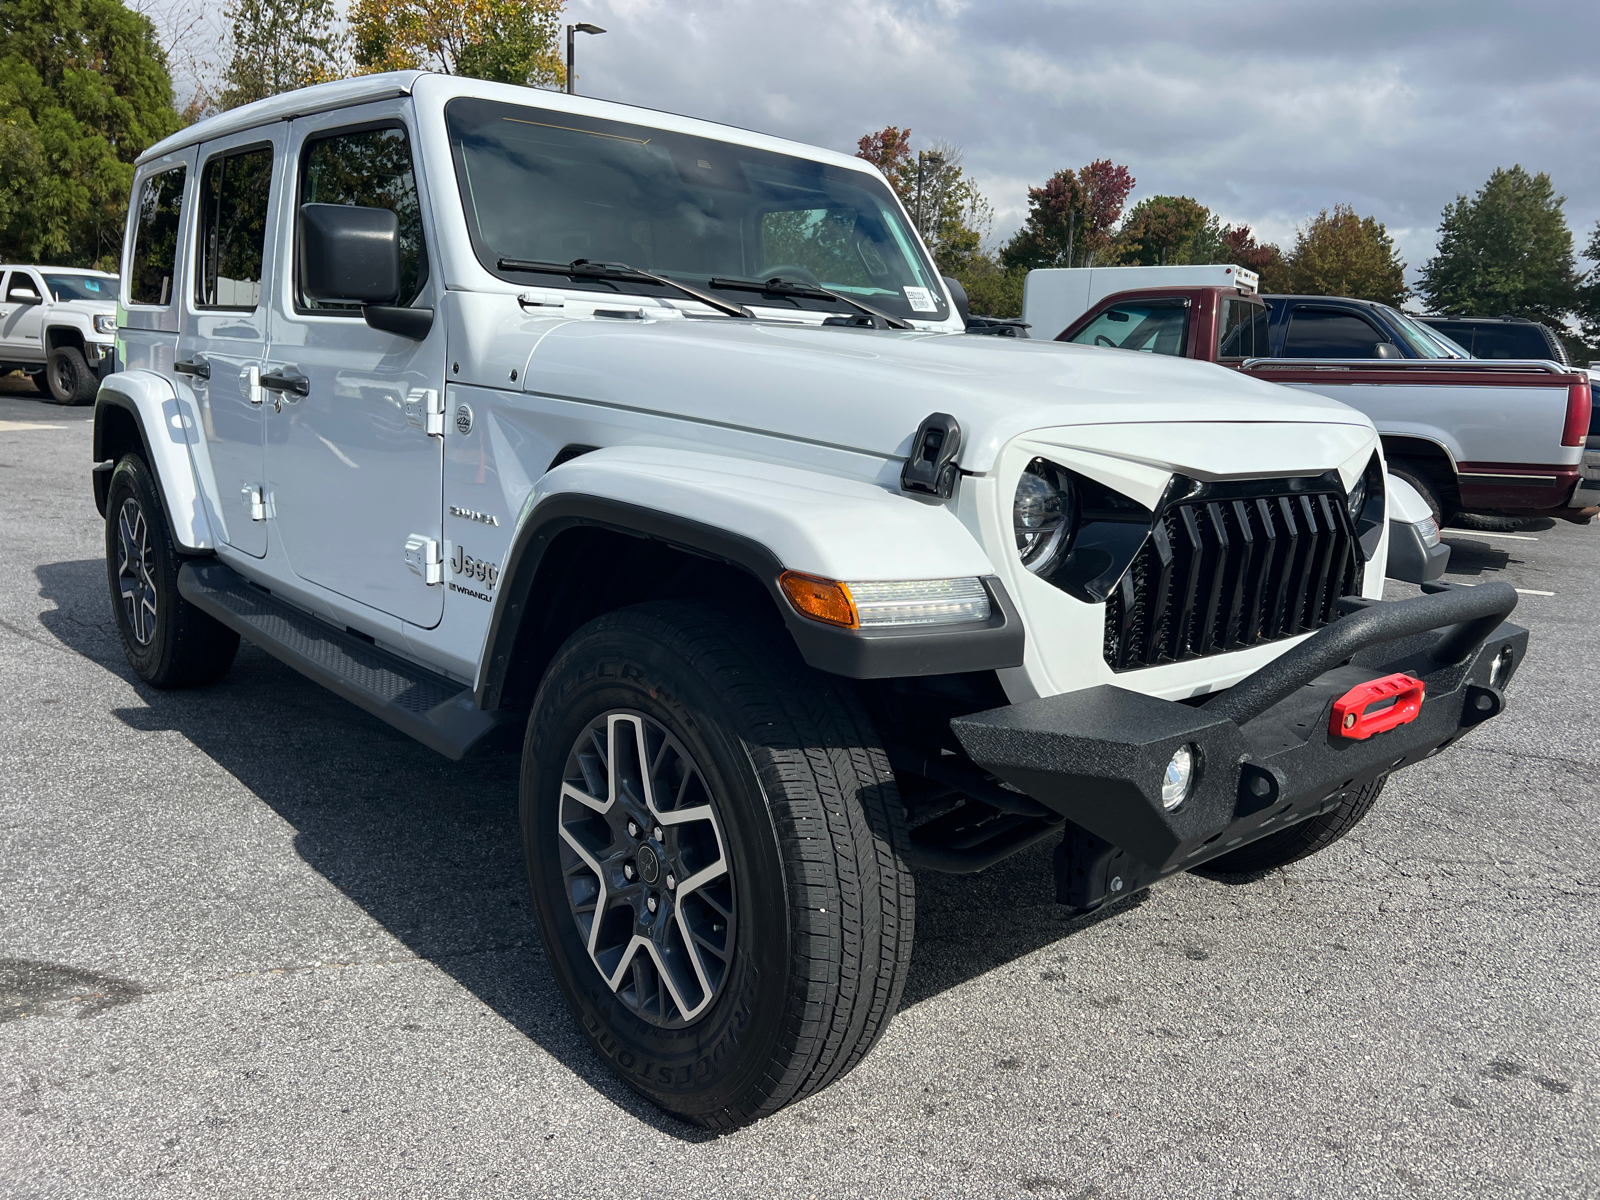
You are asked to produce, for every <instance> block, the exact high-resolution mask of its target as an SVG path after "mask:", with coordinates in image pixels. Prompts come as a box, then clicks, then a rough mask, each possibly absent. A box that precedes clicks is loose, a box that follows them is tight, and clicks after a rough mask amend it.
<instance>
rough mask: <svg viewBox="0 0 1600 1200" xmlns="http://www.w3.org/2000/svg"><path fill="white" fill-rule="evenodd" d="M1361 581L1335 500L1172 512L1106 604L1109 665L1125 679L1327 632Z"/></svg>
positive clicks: (1179, 507)
mask: <svg viewBox="0 0 1600 1200" xmlns="http://www.w3.org/2000/svg"><path fill="white" fill-rule="evenodd" d="M1360 577H1361V568H1360V563H1359V560H1358V558H1357V554H1356V539H1355V536H1354V534H1353V533H1352V531H1351V528H1350V523H1349V521H1348V520H1346V519H1345V513H1344V507H1343V498H1342V497H1341V496H1339V495H1338V494H1337V493H1328V492H1322V493H1312V494H1305V493H1300V494H1295V495H1273V496H1253V497H1248V498H1242V499H1217V500H1204V499H1202V500H1196V501H1193V502H1190V503H1183V504H1176V505H1173V506H1171V507H1169V508H1168V509H1167V510H1166V512H1165V513H1163V515H1162V517H1161V519H1160V520H1158V521H1157V522H1156V524H1155V526H1154V527H1153V528H1152V529H1151V531H1150V536H1149V537H1148V538H1146V539H1145V543H1144V545H1143V546H1142V547H1140V549H1139V552H1138V554H1137V555H1135V556H1134V559H1133V562H1132V564H1130V566H1129V567H1128V569H1127V571H1126V572H1124V573H1123V576H1122V579H1121V580H1120V581H1119V582H1118V584H1117V586H1116V587H1115V588H1114V589H1113V590H1112V593H1111V595H1110V596H1109V597H1107V599H1106V642H1105V656H1106V662H1108V663H1109V664H1110V665H1111V668H1112V669H1113V670H1116V671H1128V670H1133V669H1135V668H1137V667H1151V666H1155V665H1157V664H1159V663H1169V662H1182V661H1184V660H1185V659H1190V658H1201V657H1204V656H1205V655H1208V654H1220V653H1222V652H1223V651H1226V650H1237V649H1239V648H1240V647H1242V646H1254V645H1256V644H1257V643H1259V642H1271V641H1276V640H1277V639H1278V638H1285V637H1292V636H1294V635H1295V634H1299V633H1309V632H1311V631H1312V630H1314V629H1321V628H1322V627H1323V626H1324V625H1326V624H1328V623H1329V622H1330V621H1332V620H1333V618H1334V615H1335V612H1334V604H1335V602H1336V601H1337V600H1338V599H1339V597H1341V596H1347V595H1352V594H1354V593H1355V592H1356V590H1357V588H1358V587H1359V586H1360Z"/></svg>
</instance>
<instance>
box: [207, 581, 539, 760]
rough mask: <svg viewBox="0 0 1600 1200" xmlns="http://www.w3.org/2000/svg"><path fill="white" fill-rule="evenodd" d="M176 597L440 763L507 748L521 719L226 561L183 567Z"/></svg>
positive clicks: (515, 713)
mask: <svg viewBox="0 0 1600 1200" xmlns="http://www.w3.org/2000/svg"><path fill="white" fill-rule="evenodd" d="M178 591H179V592H181V593H182V594H183V598H184V599H185V600H187V601H189V603H190V604H193V605H194V606H195V607H196V608H198V609H200V610H201V611H203V612H206V613H208V614H210V615H211V616H213V617H215V618H216V619H217V620H219V621H221V622H222V623H223V624H224V625H226V626H228V627H229V628H230V629H234V630H237V631H238V633H239V636H240V637H242V638H244V639H245V640H246V641H248V642H253V643H254V644H255V645H257V646H260V647H261V648H262V649H263V650H265V651H266V652H267V653H268V654H270V655H272V656H273V657H274V658H276V659H278V660H280V661H281V662H283V663H285V664H287V665H288V666H291V667H293V668H294V669H295V670H296V671H299V672H300V673H301V674H302V675H305V676H306V677H307V678H309V679H313V680H315V681H316V682H317V683H320V684H321V685H322V686H323V687H325V688H327V689H328V690H329V691H332V692H336V693H337V694H339V695H340V696H343V697H344V698H345V699H346V700H348V701H350V703H352V704H354V705H356V706H358V707H360V708H364V709H366V710H367V711H368V712H369V713H371V714H372V715H373V716H375V717H379V718H381V719H383V720H385V721H387V722H388V723H389V724H391V725H393V726H394V727H395V728H396V729H398V730H400V731H401V732H402V733H405V734H408V735H410V736H411V737H414V738H416V739H417V741H419V742H421V743H422V744H423V745H424V746H427V747H428V748H429V749H430V750H437V751H438V752H439V753H440V754H443V755H444V756H445V757H446V758H449V759H452V760H455V761H457V762H459V761H460V760H461V759H462V758H464V757H466V756H467V754H469V753H471V752H473V751H475V750H479V751H481V750H488V749H494V748H499V747H501V746H503V745H505V744H507V743H510V742H513V741H514V739H515V737H516V734H517V733H518V731H519V730H520V729H521V726H522V723H523V721H524V720H525V719H526V714H525V713H521V712H517V711H515V710H507V709H500V710H496V711H494V712H484V711H483V710H482V709H480V708H478V707H477V706H476V705H474V704H473V701H472V689H471V688H470V687H469V688H463V687H462V686H461V685H460V684H459V683H456V682H454V681H453V680H450V679H446V678H445V677H444V676H442V675H436V674H435V673H433V672H432V671H429V670H427V669H426V668H425V667H419V666H418V665H416V664H415V663H411V662H407V661H406V660H405V659H403V658H400V657H399V656H398V655H394V654H390V653H389V652H388V651H386V650H382V649H379V648H378V647H377V646H374V645H372V644H371V643H370V642H367V641H364V640H363V639H361V638H359V637H356V636H354V635H353V634H349V633H346V632H344V631H343V630H341V629H335V628H333V627H332V626H331V625H328V624H327V623H326V622H323V621H319V620H318V619H317V618H316V617H313V616H311V615H310V614H309V613H306V612H302V611H301V610H300V609H298V608H295V607H294V606H293V605H290V604H285V603H284V602H283V601H282V600H279V599H277V598H276V597H275V596H273V595H272V594H271V593H269V592H267V591H265V590H264V589H262V588H258V587H255V586H254V585H252V584H250V583H247V582H246V581H245V579H244V577H243V576H241V575H240V574H239V573H238V572H236V571H234V570H233V568H232V567H229V566H228V565H227V564H225V563H220V562H217V561H215V560H210V561H205V560H190V561H189V562H186V563H184V564H183V566H182V568H180V569H179V571H178Z"/></svg>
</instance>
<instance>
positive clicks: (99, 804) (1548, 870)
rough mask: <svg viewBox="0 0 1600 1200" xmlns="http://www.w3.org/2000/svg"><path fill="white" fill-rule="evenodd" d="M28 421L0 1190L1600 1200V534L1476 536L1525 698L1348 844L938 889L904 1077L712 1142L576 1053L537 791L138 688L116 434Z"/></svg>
mask: <svg viewBox="0 0 1600 1200" xmlns="http://www.w3.org/2000/svg"><path fill="white" fill-rule="evenodd" d="M0 393H3V394H0V1195H3V1196H6V1197H13V1198H17V1200H21V1198H24V1197H30V1198H31V1197H51V1198H60V1197H79V1196H83V1197H88V1196H94V1197H108V1196H117V1197H120V1196H141V1197H142V1196H151V1197H189V1196H195V1197H208V1198H209V1197H257V1196H259V1197H284V1196H295V1195H307V1196H315V1197H319V1198H324V1197H346V1196H352V1197H353V1196H362V1197H366V1196H405V1197H411V1196H415V1197H427V1198H430V1200H433V1198H444V1197H487V1196H494V1197H523V1196H527V1197H536V1196H558V1197H608V1198H616V1200H623V1198H627V1197H674V1198H679V1197H724V1196H728V1197H732V1196H739V1197H744V1196H750V1197H756V1196H759V1197H822V1198H830V1200H831V1198H834V1197H856V1196H861V1197H896V1198H899V1197H907V1198H909V1197H1076V1198H1079V1200H1087V1198H1090V1197H1093V1198H1098V1200H1113V1198H1116V1200H1120V1198H1124V1197H1127V1198H1134V1197H1140V1198H1144V1197H1148V1198H1162V1200H1164V1198H1167V1197H1178V1196H1182V1197H1196V1198H1209V1197H1341V1198H1343V1197H1367V1196H1396V1197H1401V1196H1403V1197H1451V1198H1455V1197H1463V1196H1485V1197H1495V1198H1496V1200H1508V1198H1511V1197H1531V1196H1538V1197H1592V1196H1595V1195H1597V1194H1600V1049H1597V1048H1600V1020H1597V1011H1596V1010H1597V1007H1600V904H1597V898H1600V869H1597V863H1600V832H1597V830H1596V823H1597V821H1600V787H1597V785H1596V779H1597V777H1600V736H1597V734H1596V723H1595V713H1596V711H1597V709H1600V704H1597V697H1600V672H1597V670H1596V664H1597V663H1600V632H1597V628H1596V619H1595V618H1596V614H1597V612H1600V602H1597V588H1600V584H1597V580H1600V571H1597V567H1600V527H1589V528H1579V527H1574V526H1570V525H1565V524H1562V525H1556V526H1553V527H1551V528H1546V529H1534V530H1529V531H1527V532H1525V533H1523V534H1522V535H1520V536H1519V537H1516V538H1507V537H1487V536H1481V535H1475V534H1474V535H1467V536H1459V537H1458V536H1456V535H1451V538H1450V540H1451V542H1452V544H1453V546H1454V557H1453V566H1454V568H1455V574H1454V575H1453V577H1454V578H1458V579H1462V580H1465V581H1468V582H1471V581H1475V580H1480V579H1490V578H1498V579H1507V580H1509V581H1510V582H1512V583H1513V584H1515V585H1516V586H1517V587H1519V588H1522V589H1524V590H1525V594H1524V595H1523V597H1522V601H1521V604H1520V606H1519V608H1518V610H1517V618H1516V619H1517V620H1519V621H1521V622H1523V623H1525V624H1526V625H1528V626H1529V627H1530V628H1531V629H1532V631H1533V642H1532V651H1531V655H1530V658H1529V661H1528V663H1527V664H1526V666H1525V667H1524V668H1523V669H1522V671H1521V674H1520V675H1519V676H1518V678H1517V681H1516V683H1515V684H1514V685H1513V688H1512V695H1511V700H1512V704H1511V706H1510V708H1509V709H1508V712H1507V713H1506V715H1505V716H1503V717H1502V718H1500V719H1498V720H1496V721H1494V722H1491V723H1490V724H1489V725H1487V726H1486V727H1484V728H1482V729H1480V730H1478V731H1476V732H1474V733H1473V734H1472V735H1470V736H1469V737H1468V738H1467V739H1466V740H1465V741H1464V742H1462V743H1461V744H1460V745H1459V746H1457V747H1455V748H1453V749H1452V750H1450V751H1449V752H1448V753H1446V754H1444V755H1441V756H1440V757H1438V758H1436V759H1433V760H1430V761H1428V762H1425V763H1423V764H1421V765H1419V766H1417V767H1415V768H1413V769H1411V770H1409V771H1406V772H1405V773H1403V774H1402V775H1400V776H1398V777H1397V778H1396V779H1395V780H1393V781H1392V782H1391V783H1390V785H1389V787H1388V789H1387V790H1386V792H1385V793H1384V795H1383V797H1382V798H1381V800H1380V801H1379V804H1378V806H1377V808H1376V809H1375V810H1374V811H1373V813H1372V815H1371V816H1370V817H1369V818H1368V819H1367V820H1366V821H1365V822H1364V823H1363V824H1362V825H1361V826H1360V827H1359V828H1358V829H1357V830H1356V831H1355V832H1354V833H1353V834H1352V835H1351V836H1349V837H1348V838H1346V839H1345V840H1344V841H1343V842H1341V843H1340V844H1338V845H1337V846H1336V847H1334V848H1333V849H1331V850H1329V851H1328V852H1325V853H1324V854H1322V855H1320V856H1318V857H1315V858H1312V859H1310V860H1307V861H1304V862H1301V863H1297V864H1295V865H1293V866H1291V867H1289V868H1287V869H1285V870H1280V871H1276V872H1273V873H1271V874H1269V875H1267V876H1266V877H1265V878H1263V879H1260V880H1258V881H1256V882H1252V883H1247V884H1232V885H1230V884H1225V883H1222V882H1218V881H1216V880H1213V879H1207V878H1201V877H1197V876H1187V875H1184V876H1178V877H1176V878H1173V879H1170V880H1168V881H1166V882H1165V883H1163V884H1162V885H1160V886H1158V887H1157V888H1155V889H1153V890H1152V891H1150V892H1148V893H1146V894H1144V895H1142V896H1139V897H1135V898H1133V899H1132V900H1130V901H1126V902H1123V903H1122V904H1121V905H1120V906H1118V907H1117V908H1115V909H1113V910H1111V911H1109V912H1105V913H1103V914H1100V915H1098V916H1097V917H1096V918H1093V919H1089V920H1068V919H1066V918H1065V917H1064V916H1063V915H1062V913H1061V910H1060V909H1058V907H1057V906H1056V905H1055V903H1054V901H1053V893H1052V887H1051V882H1050V877H1049V854H1050V851H1049V848H1048V847H1041V848H1039V849H1037V850H1036V851H1035V852H1031V853H1029V854H1026V855H1024V856H1021V857H1019V858H1016V859H1013V860H1010V861H1008V862H1006V863H1003V864H1001V865H999V866H997V867H994V868H992V869H990V870H989V871H987V872H984V873H983V874H981V875H978V876H975V877H964V878H952V877H942V876H938V875H923V876H919V878H918V881H917V883H918V888H919V895H918V942H917V949H916V953H915V958H914V960H913V964H912V969H911V979H910V984H909V986H908V987H907V989H906V995H905V1001H904V1004H903V1006H902V1008H901V1010H900V1012H899V1014H898V1016H896V1018H895V1019H894V1022H893V1023H892V1025H891V1026H890V1028H889V1031H888V1033H887V1034H886V1036H885V1037H884V1039H883V1041H882V1042H881V1043H880V1045H879V1047H878V1048H877V1050H876V1051H875V1052H874V1053H873V1054H872V1055H871V1056H870V1057H869V1058H868V1059H867V1060H866V1061H865V1062H864V1063H863V1064H862V1065H861V1066H860V1067H859V1068H858V1069H857V1070H856V1071H855V1072H854V1073H853V1074H851V1075H849V1076H848V1077H846V1078H845V1079H843V1080H842V1081H840V1082H839V1083H837V1084H836V1085H834V1086H833V1087H831V1088H829V1089H828V1090H826V1091H825V1092H823V1093H822V1094H820V1095H818V1096H816V1097H813V1098H812V1099H810V1100H808V1101H806V1102H804V1103H801V1104H799V1105H796V1106H794V1107H792V1108H790V1109H787V1110H785V1111H784V1112H782V1113H780V1114H778V1115H777V1116H775V1117H772V1118H770V1119H768V1120H766V1121H764V1122H762V1123H760V1124H759V1125H757V1126H755V1127H753V1128H749V1129H745V1130H742V1131H739V1132H737V1133H734V1134H730V1135H725V1136H710V1135H707V1134H705V1133H703V1132H701V1131H698V1130H695V1129H692V1128H690V1127H688V1126H685V1125H682V1124H680V1123H678V1122H677V1121H675V1120H673V1119H671V1118H669V1117H666V1116H664V1115H663V1114H661V1113H660V1112H659V1111H657V1110H655V1109H653V1108H652V1107H650V1106H649V1105H648V1104H646V1103H644V1102H642V1101H641V1100H639V1099H637V1098H636V1097H635V1096H634V1095H633V1094H632V1093H630V1092H628V1091H627V1090H626V1089H624V1088H623V1087H622V1086H621V1085H619V1084H617V1083H616V1082H614V1081H613V1080H612V1078H611V1077H610V1075H609V1074H608V1073H607V1072H606V1071H605V1069H604V1068H603V1067H602V1066H601V1064H600V1062H599V1061H598V1059H597V1058H596V1057H595V1056H594V1055H593V1054H591V1053H590V1052H589V1050H588V1049H587V1048H586V1047H585V1045H584V1044H583V1042H582V1041H581V1040H580V1039H579V1037H578V1035H577V1033H576V1031H575V1029H574V1026H573V1024H572V1022H571V1020H570V1018H569V1017H568V1015H567V1013H566V1010H565V1008H564V1006H563V1004H562V1002H561V999H560V997H559V995H558V994H557V992H556V989H555V987H554V985H553V983H552V982H551V980H550V977H549V973H548V970H547V967H546V963H545V959H544V955H543V951H542V950H541V949H540V946H539V941H538V936H537V934H536V932H535V930H534V927H533V924H532V921H531V918H530V914H529V911H528V903H527V898H526V893H525V888H524V883H523V875H522V864H521V853H520V849H519V846H518V840H517V831H516V822H515V814H514V805H515V794H516V777H515V763H514V760H512V759H510V758H506V759H502V760H493V761H490V762H488V763H487V764H471V765H457V764H452V763H449V762H447V761H446V760H444V759H443V758H441V757H439V756H437V755H435V754H433V753H431V752H430V751H428V750H426V749H424V748H423V747H421V746H420V745H417V744H415V743H412V742H410V741H409V740H407V739H406V738H404V737H403V736H402V735H400V734H398V733H396V732H394V731H392V730H391V729H389V727H388V726H386V725H384V724H382V723H381V722H379V721H378V720H377V719H375V718H373V717H370V716H368V715H366V714H365V713H363V712H361V711H359V710H357V709H356V708H354V707H353V706H351V705H349V704H346V703H345V702H343V701H341V700H339V699H337V698H335V697H334V696H332V695H331V694H329V693H327V692H324V691H322V690H321V689H319V688H318V687H317V686H316V685H314V684H312V683H310V682H308V681H306V680H304V679H302V678H301V677H300V676H299V675H297V674H295V673H294V672H292V671H290V670H289V669H288V668H286V667H283V666H280V665H279V664H278V663H277V662H276V661H275V660H273V659H271V658H269V657H267V656H266V655H265V654H263V653H261V652H260V651H259V650H256V649H255V648H254V647H251V646H248V645H247V646H245V647H244V648H243V649H242V650H241V652H240V654H239V658H238V661H237V663H236V665H235V666H234V668H233V671H232V672H231V674H229V676H228V677H227V678H226V679H225V680H224V681H223V682H222V683H221V684H220V685H218V686H215V687H212V688H208V689H204V690H199V691H193V692H186V693H162V692H158V691H155V690H153V689H150V688H147V687H145V686H144V685H142V684H140V683H137V682H136V681H135V679H134V676H133V674H132V672H131V671H130V670H129V668H128V666H127V664H126V662H125V661H124V659H123V656H122V652H121V648H120V646H119V644H118V642H117V638H116V634H115V629H114V626H113V624H112V616H111V610H110V606H109V601H108V598H107V584H106V574H105V567H104V559H103V555H104V534H103V528H102V525H101V522H100V520H99V518H98V516H97V515H96V513H95V510H94V503H93V499H92V496H91V492H90V486H89V466H90V430H91V412H90V410H88V409H61V408H57V407H56V406H55V405H53V404H51V403H48V402H47V401H46V400H44V399H43V398H42V397H39V396H37V395H35V394H33V393H32V392H31V390H30V389H29V387H28V385H27V384H26V383H25V382H23V381H21V380H20V379H16V378H12V379H8V380H0ZM1391 587H1392V588H1393V589H1394V594H1403V593H1406V592H1409V591H1414V589H1409V588H1405V587H1401V586H1397V585H1391ZM1546 593H1548V594H1546Z"/></svg>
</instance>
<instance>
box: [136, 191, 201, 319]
mask: <svg viewBox="0 0 1600 1200" xmlns="http://www.w3.org/2000/svg"><path fill="white" fill-rule="evenodd" d="M187 175H188V169H187V168H186V167H173V168H172V169H171V170H169V171H162V172H160V173H159V174H156V175H152V176H150V177H149V178H148V179H146V180H145V181H144V186H142V187H141V188H140V189H139V207H138V214H137V216H136V218H135V221H134V227H133V256H132V259H131V260H130V262H129V268H130V269H129V271H128V303H129V304H155V305H159V306H161V307H163V308H165V307H166V306H167V305H168V304H171V303H172V279H173V272H174V270H175V266H174V264H175V263H176V262H177V260H178V231H179V229H180V228H181V227H182V225H183V183H184V179H185V178H186V177H187Z"/></svg>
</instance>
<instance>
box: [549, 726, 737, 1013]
mask: <svg viewBox="0 0 1600 1200" xmlns="http://www.w3.org/2000/svg"><path fill="white" fill-rule="evenodd" d="M558 814H559V815H558V817H557V825H558V829H557V833H558V834H559V837H560V847H561V874H562V881H563V883H564V885H565V889H566V893H567V903H568V906H569V907H570V910H571V912H572V919H573V921H574V922H576V924H577V927H578V935H579V937H580V938H581V939H582V941H583V944H584V946H585V948H586V949H587V950H588V952H589V958H590V960H591V961H592V962H593V963H594V965H595V969H596V970H598V971H599V972H600V976H601V978H602V979H604V980H605V982H606V986H607V987H609V988H610V989H611V991H612V992H613V993H615V994H616V996H617V997H618V999H620V1000H621V1001H622V1002H623V1004H625V1005H626V1006H627V1007H628V1008H629V1009H630V1010H632V1011H633V1012H635V1013H637V1014H638V1015H639V1016H640V1017H642V1018H644V1019H645V1020H646V1021H649V1022H650V1023H651V1024H652V1025H660V1026H663V1027H666V1028H681V1027H682V1026H685V1025H688V1024H691V1023H692V1022H694V1021H695V1020H696V1019H698V1018H699V1017H700V1016H701V1015H702V1014H704V1013H705V1012H706V1010H707V1009H708V1008H709V1007H710V1006H711V1002H712V1001H713V1000H715V999H716V998H717V994H718V991H719V990H720V988H721V986H722V983H723V980H724V979H726V978H727V975H728V967H729V965H730V963H731V962H732V959H733V939H734V915H735V914H734V898H733V879H732V876H731V875H730V874H729V868H728V853H727V844H726V841H725V839H724V836H723V831H722V823H721V821H720V820H719V819H718V817H717V812H716V806H715V801H714V799H713V798H712V795H711V792H710V789H709V788H708V787H707V786H706V782H705V777H704V776H703V775H702V774H701V772H700V768H699V767H698V766H697V765H696V764H695V761H694V759H693V758H692V757H691V756H690V754H689V752H688V750H687V749H686V748H685V747H684V745H683V744H682V743H681V742H680V741H678V739H677V738H675V737H674V736H673V735H672V734H671V733H669V732H668V731H667V729H666V728H665V727H664V726H662V725H661V723H660V722H658V721H656V720H654V719H653V718H651V717H648V716H645V715H644V714H643V713H637V712H629V711H625V710H615V711H612V712H608V713H606V714H604V715H603V716H601V717H598V718H596V719H595V720H593V721H591V722H590V723H589V725H588V726H587V727H586V728H585V729H584V731H583V732H582V733H581V734H580V735H579V736H578V739H577V741H576V743H575V744H574V745H573V747H572V750H571V752H570V753H569V754H568V755H567V764H566V768H565V770H564V772H563V775H562V781H561V801H560V804H559V806H558Z"/></svg>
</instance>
